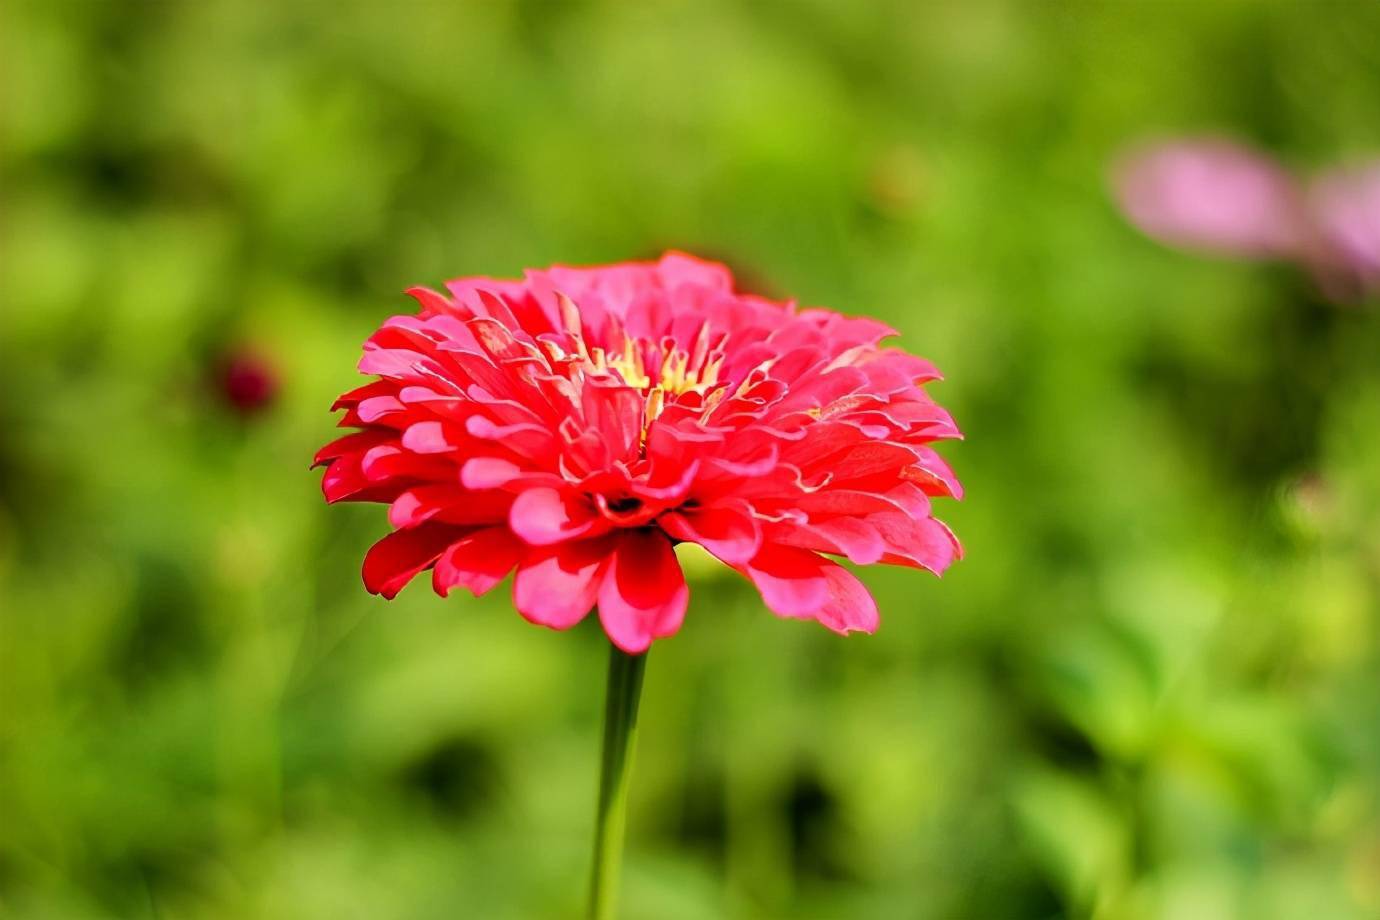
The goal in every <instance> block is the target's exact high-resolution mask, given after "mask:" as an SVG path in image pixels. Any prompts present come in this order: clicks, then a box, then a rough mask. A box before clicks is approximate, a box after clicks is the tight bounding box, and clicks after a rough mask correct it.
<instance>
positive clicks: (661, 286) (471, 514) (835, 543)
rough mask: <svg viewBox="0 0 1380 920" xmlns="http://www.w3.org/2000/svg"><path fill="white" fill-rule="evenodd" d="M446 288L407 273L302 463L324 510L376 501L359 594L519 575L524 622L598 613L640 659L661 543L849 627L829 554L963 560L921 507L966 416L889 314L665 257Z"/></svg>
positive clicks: (676, 576) (867, 622)
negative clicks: (812, 305) (690, 546)
mask: <svg viewBox="0 0 1380 920" xmlns="http://www.w3.org/2000/svg"><path fill="white" fill-rule="evenodd" d="M447 287H448V288H449V291H450V296H448V297H447V296H445V295H442V294H439V293H437V292H435V291H432V290H429V289H426V288H412V289H411V290H409V291H408V293H409V294H411V295H412V296H413V297H415V298H416V299H417V301H418V302H419V303H420V304H421V311H420V313H418V314H417V315H416V316H395V317H393V318H392V319H390V320H388V321H387V322H386V323H384V325H383V328H381V329H380V330H379V331H378V332H376V333H374V335H373V336H371V337H370V339H369V340H368V341H367V342H366V343H365V346H364V357H363V359H362V360H361V361H360V364H359V369H360V371H361V372H362V373H365V374H371V375H376V376H377V377H378V378H379V379H378V380H377V381H375V382H373V383H369V384H367V385H365V386H363V387H360V388H359V389H356V390H353V391H351V392H349V393H346V394H345V395H344V396H342V397H340V399H339V400H338V401H337V402H336V408H344V409H345V410H346V411H345V417H344V418H343V419H342V420H341V422H340V424H341V425H342V426H345V427H350V428H358V429H361V430H359V431H357V432H355V433H353V434H348V435H346V436H345V437H343V438H340V439H339V440H337V441H335V442H333V443H331V444H329V445H327V446H326V447H325V448H323V449H322V450H321V451H320V453H318V454H317V456H316V461H317V463H319V464H323V463H328V464H329V467H328V469H327V470H326V473H325V477H324V479H323V481H322V490H323V491H324V492H325V495H326V498H327V500H328V501H331V502H335V501H342V500H352V501H379V502H388V503H390V505H391V507H390V509H389V520H390V522H391V523H392V525H393V527H394V528H396V529H395V531H394V532H393V533H391V534H389V535H388V536H387V537H384V538H383V539H382V540H381V541H379V542H378V543H377V544H375V545H374V547H373V548H372V549H370V550H369V553H368V555H367V556H366V557H365V559H364V582H365V585H366V586H367V587H368V589H369V590H370V591H371V592H375V593H378V594H382V595H384V596H385V597H390V598H391V597H393V596H394V595H395V594H397V593H398V591H399V590H401V588H402V587H403V585H405V584H406V583H407V582H408V581H409V580H411V579H412V577H413V576H415V575H416V574H417V573H419V572H421V571H423V570H425V569H427V568H431V569H432V570H433V574H432V583H433V585H434V586H435V589H436V592H437V593H438V594H441V595H443V596H444V595H445V594H446V593H447V592H448V591H449V590H450V589H451V588H453V587H455V586H456V585H459V586H462V587H464V588H467V589H469V590H470V591H471V592H473V593H474V594H476V595H478V594H482V593H483V592H485V591H488V590H489V589H491V588H493V587H494V586H495V585H496V584H498V583H499V582H500V581H502V580H503V579H504V578H505V577H506V576H507V575H508V573H509V572H511V571H513V570H514V569H516V570H517V575H516V577H515V578H514V582H513V601H514V604H515V606H516V607H517V610H518V612H519V613H521V614H522V615H523V616H524V617H526V618H527V619H528V620H531V621H532V622H534V623H540V624H542V625H544V626H549V627H552V628H555V629H566V628H569V627H571V626H574V625H575V624H576V623H578V622H579V621H580V620H581V619H583V618H584V617H585V615H586V614H588V613H589V611H590V609H591V608H593V607H594V606H595V605H596V604H597V605H598V608H599V618H600V620H601V621H602V623H603V627H604V630H605V631H606V632H607V633H608V636H609V638H610V639H611V640H612V641H613V642H614V643H615V644H616V645H618V646H619V647H620V648H621V649H623V650H624V651H626V652H629V653H633V654H636V653H638V652H641V651H644V650H645V649H646V648H647V647H648V646H649V645H650V644H651V642H652V640H653V639H656V638H659V637H662V636H668V635H671V634H672V633H674V632H676V630H677V629H679V627H680V624H681V620H682V618H683V616H684V614H685V608H686V602H687V599H688V591H687V589H686V585H685V579H684V577H683V576H682V574H681V569H680V565H679V564H678V562H677V560H676V555H675V552H674V551H673V549H672V547H673V545H674V544H675V543H677V542H681V541H686V542H694V543H698V544H700V545H701V546H703V547H704V548H705V549H706V550H708V551H709V552H710V553H712V554H713V555H714V556H716V557H718V558H719V559H720V560H722V561H723V562H724V563H726V564H727V565H729V566H731V567H733V568H734V569H736V570H737V571H739V572H741V573H742V574H743V575H745V576H747V578H749V579H750V580H751V581H752V583H753V584H754V585H756V587H757V589H758V591H760V592H761V595H762V599H763V601H764V602H765V603H766V605H767V607H768V608H769V609H771V610H772V611H773V612H775V613H777V614H779V615H781V616H785V617H798V618H813V619H816V620H818V621H819V622H821V623H823V624H824V625H825V626H827V627H829V628H830V629H832V630H835V631H837V632H840V633H846V632H849V631H851V630H863V631H866V632H871V631H872V630H874V629H875V628H876V625H877V607H876V604H875V602H874V601H873V600H872V597H871V596H870V595H869V594H868V592H867V590H866V589H865V588H864V587H863V586H862V584H861V583H860V582H859V581H858V580H857V579H856V578H855V577H854V576H853V575H852V574H851V573H850V572H848V570H846V569H845V568H843V567H842V566H840V565H839V564H838V563H836V562H833V561H831V560H829V559H826V558H825V557H824V556H822V555H820V554H821V553H828V554H834V555H839V556H843V557H845V558H847V559H848V560H850V561H852V562H855V563H859V564H864V565H866V564H870V563H875V562H883V563H890V564H896V565H909V566H914V567H917V568H923V569H927V570H929V571H931V572H934V573H936V574H938V573H940V572H943V571H944V569H946V568H947V567H948V566H949V564H950V563H951V562H952V561H953V560H954V558H955V556H956V555H957V554H958V553H959V546H958V542H957V541H956V540H955V539H954V537H953V535H952V533H950V531H949V530H948V528H947V527H945V526H944V525H943V524H941V523H940V522H938V521H936V520H935V519H934V518H933V517H931V515H930V498H931V497H932V496H951V497H958V496H959V493H960V487H959V484H958V482H957V481H956V480H955V478H954V476H953V474H952V473H951V472H950V470H949V468H948V466H947V465H945V463H944V462H943V461H942V460H941V459H940V458H939V456H938V455H937V454H936V453H935V452H934V450H933V449H932V448H930V447H929V444H930V442H933V441H938V440H943V439H946V438H956V437H959V436H960V435H959V431H958V429H957V428H956V427H955V425H954V423H953V420H952V419H951V418H950V416H949V414H948V413H947V412H945V411H944V410H943V409H942V408H941V407H940V406H938V405H937V404H936V403H935V402H934V401H933V400H932V399H930V397H929V396H928V395H926V393H925V392H924V390H923V389H922V385H923V384H924V383H925V382H927V381H930V380H936V379H938V378H939V374H938V372H937V371H936V370H935V369H934V367H933V366H932V365H931V364H929V363H928V362H926V361H922V360H920V359H919V358H915V357H912V356H911V355H908V354H906V353H904V352H901V351H898V350H896V349H892V348H883V347H881V346H879V345H878V342H879V341H880V340H881V339H883V338H885V337H887V336H889V335H893V334H895V333H894V330H892V329H889V328H888V327H886V326H885V325H883V324H882V323H879V322H876V321H874V320H871V319H860V318H851V317H845V316H841V315H839V314H837V313H833V312H831V311H828V310H821V309H805V310H800V309H797V308H796V307H795V305H794V304H792V303H777V302H773V301H770V300H766V299H763V298H760V297H755V296H751V295H746V294H738V293H735V292H734V290H733V279H732V277H731V275H730V274H729V272H728V270H727V269H725V268H724V267H723V266H721V265H717V264H714V263H709V262H702V261H700V260H698V259H694V258H691V257H690V256H686V255H682V254H679V253H670V254H667V255H666V256H664V257H663V258H662V259H661V260H660V261H659V262H655V263H626V264H619V265H609V266H603V267H598V268H568V267H563V266H558V267H554V268H551V269H548V270H546V271H532V272H528V273H527V275H526V277H525V278H524V279H523V280H521V281H497V280H491V279H488V278H462V279H458V280H455V281H451V282H449V283H448V284H447Z"/></svg>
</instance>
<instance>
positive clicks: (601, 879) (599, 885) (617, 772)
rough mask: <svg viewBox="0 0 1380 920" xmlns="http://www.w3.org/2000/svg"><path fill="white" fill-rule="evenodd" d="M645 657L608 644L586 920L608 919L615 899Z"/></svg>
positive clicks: (645, 662) (612, 912) (616, 896)
mask: <svg viewBox="0 0 1380 920" xmlns="http://www.w3.org/2000/svg"><path fill="white" fill-rule="evenodd" d="M646 666H647V655H646V654H645V653H643V654H641V655H629V654H628V653H626V652H624V651H622V650H621V649H619V648H618V646H616V645H613V644H612V643H610V644H609V676H608V690H607V699H606V700H605V703H604V752H603V759H602V761H601V763H600V765H599V811H598V814H597V815H596V816H595V822H594V868H593V871H592V872H591V873H590V879H589V913H588V914H587V915H586V916H587V917H588V918H589V920H610V918H612V917H613V915H614V902H615V901H616V900H617V898H618V869H619V865H620V864H621V862H622V858H623V825H624V823H625V818H626V815H627V811H628V774H629V773H630V772H631V768H632V750H633V742H634V741H635V739H636V738H637V701H638V698H639V697H640V696H641V695H642V671H643V669H644V668H646Z"/></svg>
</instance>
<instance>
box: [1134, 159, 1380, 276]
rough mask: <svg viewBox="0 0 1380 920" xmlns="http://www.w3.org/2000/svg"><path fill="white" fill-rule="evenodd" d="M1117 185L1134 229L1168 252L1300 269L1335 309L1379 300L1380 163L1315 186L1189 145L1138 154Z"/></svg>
mask: <svg viewBox="0 0 1380 920" xmlns="http://www.w3.org/2000/svg"><path fill="white" fill-rule="evenodd" d="M1114 186H1115V191H1116V194H1117V199H1118V201H1119V203H1120V205H1121V208H1122V210H1123V211H1124V212H1125V214H1126V217H1127V218H1128V219H1129V220H1130V221H1131V223H1133V224H1135V225H1136V226H1137V227H1138V228H1140V229H1141V230H1142V231H1143V232H1144V233H1145V234H1146V235H1148V236H1150V237H1153V238H1154V239H1157V240H1159V241H1160V242H1162V243H1165V244H1167V245H1170V246H1176V247H1179V248H1182V249H1190V250H1194V249H1196V250H1203V251H1206V252H1211V253H1215V254H1219V255H1231V256H1238V257H1243V258H1271V259H1284V260H1289V261H1293V262H1296V263H1298V264H1300V265H1302V266H1304V267H1305V268H1307V269H1308V270H1309V271H1310V272H1312V273H1313V275H1314V277H1315V278H1316V279H1317V281H1318V285H1319V287H1320V288H1321V289H1322V290H1323V292H1324V293H1325V294H1327V296H1329V297H1332V298H1334V299H1337V300H1356V299H1361V298H1364V297H1366V296H1370V295H1373V294H1376V293H1377V292H1380V162H1376V163H1372V164H1370V165H1367V166H1363V167H1361V168H1358V169H1354V170H1335V171H1332V172H1329V173H1325V174H1323V175H1321V176H1319V177H1317V178H1316V179H1314V180H1312V181H1311V182H1308V181H1305V180H1303V179H1301V178H1299V177H1298V176H1296V175H1295V174H1293V173H1291V172H1290V171H1289V170H1287V169H1286V168H1285V167H1284V166H1283V165H1281V164H1280V163H1278V162H1277V161H1275V160H1274V159H1273V158H1271V157H1270V156H1268V155H1267V154H1264V153H1261V152H1259V151H1256V150H1253V149H1251V148H1248V147H1245V146H1242V145H1240V144H1237V143H1234V142H1232V141H1227V140H1222V139H1216V138H1208V139H1184V140H1177V141H1168V142H1163V143H1159V144H1153V145H1149V146H1146V147H1143V148H1141V149H1140V150H1138V151H1135V152H1133V153H1132V154H1131V155H1129V156H1128V157H1126V158H1125V159H1123V160H1122V161H1121V162H1120V163H1119V164H1118V166H1117V168H1116V169H1115V171H1114Z"/></svg>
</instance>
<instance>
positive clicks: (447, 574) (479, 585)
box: [431, 527, 523, 597]
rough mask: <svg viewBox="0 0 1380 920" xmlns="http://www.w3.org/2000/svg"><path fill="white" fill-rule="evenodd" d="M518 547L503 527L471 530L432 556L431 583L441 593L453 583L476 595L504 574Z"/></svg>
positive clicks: (489, 587)
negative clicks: (462, 537)
mask: <svg viewBox="0 0 1380 920" xmlns="http://www.w3.org/2000/svg"><path fill="white" fill-rule="evenodd" d="M522 549H523V547H522V543H521V541H519V540H518V539H517V538H516V537H514V536H513V535H512V533H511V532H510V531H509V530H508V528H506V527H487V528H485V529H484V530H480V531H478V532H476V533H472V534H470V535H469V536H467V537H465V538H464V539H462V540H460V541H459V542H458V543H453V544H451V546H450V548H449V549H447V550H446V551H445V552H444V553H442V554H441V558H440V559H437V560H436V568H435V570H434V571H433V572H432V576H431V584H432V587H433V588H435V589H436V593H437V594H439V595H441V596H442V597H445V596H446V595H447V594H448V593H449V592H450V589H451V588H454V587H455V586H457V585H458V586H460V587H462V588H466V589H468V590H469V592H470V593H471V594H473V595H474V596H475V597H479V596H480V595H481V594H484V593H485V592H487V591H489V590H490V589H492V588H493V587H494V585H496V584H498V583H499V582H500V581H502V580H503V579H505V578H507V577H508V573H509V572H511V571H512V570H513V566H515V565H517V562H518V557H519V556H520V555H521V554H522Z"/></svg>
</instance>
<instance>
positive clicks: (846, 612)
mask: <svg viewBox="0 0 1380 920" xmlns="http://www.w3.org/2000/svg"><path fill="white" fill-rule="evenodd" d="M824 579H825V581H826V582H828V585H829V588H828V598H827V599H826V600H825V602H824V606H823V607H821V608H820V609H819V611H818V612H817V613H816V614H815V619H816V620H818V621H819V622H820V623H822V624H824V625H825V626H827V627H828V628H829V629H832V630H833V631H834V632H836V633H840V634H847V633H850V632H855V631H856V632H865V633H872V632H876V631H877V623H878V619H879V618H878V615H877V602H876V601H875V600H874V599H873V597H872V595H871V593H870V592H868V590H867V588H866V587H865V586H864V585H863V583H862V582H860V581H858V579H857V576H855V575H854V574H853V573H852V572H850V571H848V570H847V569H845V568H844V567H843V566H841V565H838V564H837V563H834V562H829V563H827V564H826V565H825V567H824Z"/></svg>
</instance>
